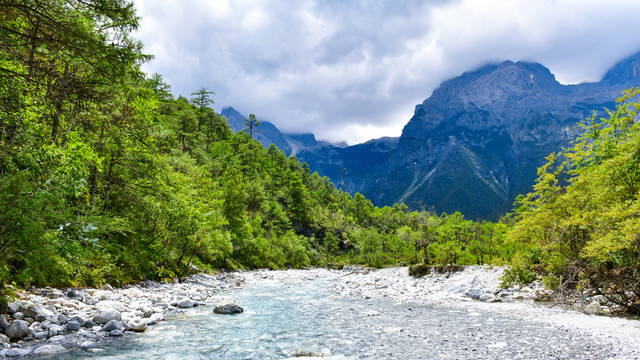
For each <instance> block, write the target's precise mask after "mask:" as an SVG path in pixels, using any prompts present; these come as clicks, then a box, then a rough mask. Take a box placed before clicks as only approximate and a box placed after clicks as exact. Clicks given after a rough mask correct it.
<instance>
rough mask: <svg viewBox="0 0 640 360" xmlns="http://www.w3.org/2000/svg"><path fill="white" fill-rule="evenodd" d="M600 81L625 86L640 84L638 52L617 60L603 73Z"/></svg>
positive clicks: (639, 54) (639, 56)
mask: <svg viewBox="0 0 640 360" xmlns="http://www.w3.org/2000/svg"><path fill="white" fill-rule="evenodd" d="M602 83H604V84H606V85H622V86H626V87H631V86H637V85H638V84H640V52H639V53H636V54H634V55H631V56H630V57H628V58H626V59H624V60H622V61H620V62H618V63H617V64H616V65H615V66H614V67H613V68H612V69H611V70H609V71H608V72H607V73H606V74H605V76H604V78H603V79H602Z"/></svg>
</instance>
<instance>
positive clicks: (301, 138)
mask: <svg viewBox="0 0 640 360" xmlns="http://www.w3.org/2000/svg"><path fill="white" fill-rule="evenodd" d="M220 115H222V116H224V117H226V118H227V120H228V123H229V126H230V127H231V130H233V131H234V132H238V131H243V130H244V129H245V125H244V120H245V119H246V118H247V117H245V116H244V115H242V114H240V113H239V112H238V111H237V110H236V109H234V108H232V107H225V108H223V109H222V111H221V112H220ZM258 120H259V121H260V126H259V127H258V130H257V132H255V131H254V134H253V136H254V137H255V138H256V140H258V141H260V143H261V144H262V146H264V147H265V148H268V147H269V145H271V144H274V145H275V146H277V147H278V149H280V150H281V151H282V152H284V153H285V154H286V155H287V156H290V155H295V154H297V153H298V152H299V151H301V150H303V149H312V148H315V147H318V146H327V145H330V144H329V143H328V142H324V141H317V140H316V137H315V135H313V134H311V133H308V134H283V133H282V132H281V131H280V130H279V129H278V128H277V127H276V126H275V125H273V124H272V123H270V122H269V121H262V120H260V119H258Z"/></svg>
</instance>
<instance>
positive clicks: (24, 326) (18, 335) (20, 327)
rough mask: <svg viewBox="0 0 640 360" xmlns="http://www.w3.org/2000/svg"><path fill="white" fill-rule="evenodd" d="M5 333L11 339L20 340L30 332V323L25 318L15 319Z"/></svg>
mask: <svg viewBox="0 0 640 360" xmlns="http://www.w3.org/2000/svg"><path fill="white" fill-rule="evenodd" d="M4 333H5V334H7V336H8V337H9V338H10V339H11V340H20V339H22V338H23V337H25V336H27V335H28V334H29V323H28V322H26V321H24V320H14V321H13V322H12V323H11V325H9V327H7V328H6V329H5V332H4Z"/></svg>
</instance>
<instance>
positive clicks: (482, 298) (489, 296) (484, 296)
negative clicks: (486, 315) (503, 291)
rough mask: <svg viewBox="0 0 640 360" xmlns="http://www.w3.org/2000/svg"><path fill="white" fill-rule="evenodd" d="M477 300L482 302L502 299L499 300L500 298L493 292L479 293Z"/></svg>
mask: <svg viewBox="0 0 640 360" xmlns="http://www.w3.org/2000/svg"><path fill="white" fill-rule="evenodd" d="M478 300H480V301H484V302H501V301H502V300H500V298H498V297H496V296H495V295H493V294H482V295H480V297H479V298H478Z"/></svg>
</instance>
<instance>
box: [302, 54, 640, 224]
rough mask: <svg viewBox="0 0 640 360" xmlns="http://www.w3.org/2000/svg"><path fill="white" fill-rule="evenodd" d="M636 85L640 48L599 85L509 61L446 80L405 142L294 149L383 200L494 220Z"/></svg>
mask: <svg viewBox="0 0 640 360" xmlns="http://www.w3.org/2000/svg"><path fill="white" fill-rule="evenodd" d="M638 84H640V53H639V54H636V55H634V56H632V57H630V58H628V59H625V60H623V61H621V62H619V63H618V64H617V65H616V66H615V67H614V68H612V69H611V70H610V71H609V72H607V74H606V75H605V76H604V78H603V79H602V81H600V82H597V83H585V84H579V85H562V84H560V83H559V82H558V81H556V79H555V76H554V75H553V74H552V73H551V72H550V71H549V69H547V68H546V67H544V66H542V65H540V64H536V63H526V62H517V63H514V62H511V61H505V62H503V63H501V64H493V65H488V66H484V67H482V68H480V69H478V70H476V71H471V72H466V73H464V74H462V75H461V76H459V77H456V78H454V79H451V80H449V81H446V82H444V83H443V84H442V85H441V86H440V87H439V88H437V89H436V90H434V92H433V94H432V95H431V96H430V97H429V98H428V99H426V100H425V101H424V102H422V104H419V105H417V106H416V108H415V112H414V115H413V117H412V118H411V119H410V121H409V122H408V123H407V125H406V126H405V127H404V129H403V131H402V135H401V137H400V138H399V139H393V138H383V139H378V140H372V141H369V142H367V143H364V144H359V145H355V146H350V147H346V148H336V147H332V146H323V147H316V148H312V149H308V148H305V149H303V150H301V151H299V153H298V154H297V156H298V158H299V159H300V160H302V161H305V162H307V163H308V164H309V165H310V168H311V169H312V170H315V171H318V172H319V173H320V174H322V175H327V176H329V177H331V179H332V180H333V181H334V183H336V184H341V182H342V168H343V167H344V168H345V169H346V170H345V183H346V184H347V190H348V191H350V192H352V193H354V192H356V191H359V192H361V193H362V194H364V195H365V196H367V197H368V198H370V199H372V200H373V201H374V203H376V204H377V205H391V204H393V203H395V202H405V203H406V204H407V205H409V206H410V207H411V208H414V209H419V208H433V209H434V210H435V211H436V212H438V213H439V212H443V211H444V212H448V213H452V212H454V211H461V212H462V213H463V214H464V215H465V216H466V217H468V218H471V219H491V220H495V219H497V218H498V217H499V216H500V215H502V214H504V213H505V212H506V211H508V210H510V209H511V207H512V204H513V201H514V199H515V197H516V196H517V195H518V194H521V193H526V192H528V191H529V190H531V186H532V184H533V183H534V180H535V179H536V171H537V168H538V167H539V166H541V165H542V164H543V163H544V158H545V157H546V156H547V155H548V154H549V153H551V152H553V151H559V150H561V148H562V146H566V145H568V144H569V143H570V141H571V140H573V139H574V138H575V137H576V136H577V134H578V133H579V127H578V126H577V123H578V122H579V121H580V120H582V119H584V118H586V117H589V116H591V114H592V113H593V112H594V111H599V112H602V111H604V109H606V108H608V109H612V108H613V107H614V106H615V102H614V101H615V99H616V98H617V97H619V96H620V91H621V90H624V89H626V88H629V87H631V86H636V85H638Z"/></svg>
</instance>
